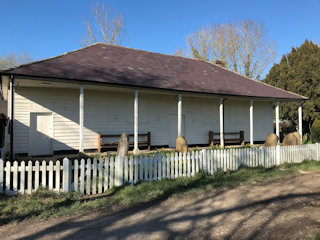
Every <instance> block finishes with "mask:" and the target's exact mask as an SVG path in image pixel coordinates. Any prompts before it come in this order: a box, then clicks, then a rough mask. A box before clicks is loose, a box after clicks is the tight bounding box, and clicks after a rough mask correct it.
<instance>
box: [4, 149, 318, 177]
mask: <svg viewBox="0 0 320 240" xmlns="http://www.w3.org/2000/svg"><path fill="white" fill-rule="evenodd" d="M316 148H317V161H319V143H316ZM0 174H1V173H0ZM0 180H1V179H0Z"/></svg>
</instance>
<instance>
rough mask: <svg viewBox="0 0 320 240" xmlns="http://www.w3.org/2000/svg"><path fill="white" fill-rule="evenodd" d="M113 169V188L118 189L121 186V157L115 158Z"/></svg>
mask: <svg viewBox="0 0 320 240" xmlns="http://www.w3.org/2000/svg"><path fill="white" fill-rule="evenodd" d="M115 165H116V167H115V184H114V185H115V186H116V187H119V186H121V185H122V184H123V156H121V155H119V156H117V157H116V164H115Z"/></svg>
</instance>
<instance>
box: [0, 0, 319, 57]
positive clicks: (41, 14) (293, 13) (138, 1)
mask: <svg viewBox="0 0 320 240" xmlns="http://www.w3.org/2000/svg"><path fill="white" fill-rule="evenodd" d="M96 2H100V3H104V4H105V5H108V6H111V7H112V8H113V10H114V11H116V12H117V13H121V14H122V15H123V17H124V19H125V23H126V31H127V37H128V41H129V42H128V44H127V45H128V46H129V47H132V48H137V49H143V50H147V51H153V52H160V53H167V54H172V53H173V52H174V50H175V49H176V48H179V47H184V46H185V37H186V36H187V35H188V34H189V33H191V32H193V31H195V30H197V29H198V28H199V27H200V26H201V25H206V24H215V23H217V22H220V23H223V22H230V21H237V20H243V19H253V20H257V21H263V22H264V23H265V27H266V29H267V31H268V38H269V39H270V40H273V41H274V42H275V43H276V45H277V59H276V61H279V59H280V57H281V56H282V54H285V53H287V52H290V50H291V47H292V46H299V45H301V44H302V43H303V41H304V40H305V39H306V38H308V39H310V40H312V41H314V42H316V43H318V44H319V43H320V27H319V24H320V14H319V12H320V1H319V0H304V1H301V0H300V1H297V0H291V1H287V0H283V1H282V0H277V1H276V0H271V1H266V0H265V1H258V0H256V1H255V0H241V1H240V0H238V1H236V0H234V1H231V0H229V1H228V0H220V1H201V0H197V1H190V0H184V1H182V0H181V1H180V0H176V1H174V0H135V1H134V0H126V1H124V0H114V1H112V0H110V1H98V0H0V12H1V14H0V22H1V23H2V24H1V25H2V26H1V34H0V56H1V55H5V54H8V53H21V52H27V53H29V54H31V55H32V56H33V57H34V58H35V59H42V58H47V57H52V56H56V55H58V54H61V53H64V52H68V51H71V50H75V49H78V48H80V47H81V46H80V44H79V42H80V40H81V38H82V37H83V36H85V27H84V25H83V19H84V17H86V18H88V19H90V17H91V6H92V5H93V4H95V3H96Z"/></svg>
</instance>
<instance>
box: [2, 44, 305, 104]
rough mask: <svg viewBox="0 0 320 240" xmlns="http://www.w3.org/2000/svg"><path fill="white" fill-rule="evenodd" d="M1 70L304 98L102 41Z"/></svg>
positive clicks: (221, 71) (233, 75)
mask: <svg viewBox="0 0 320 240" xmlns="http://www.w3.org/2000/svg"><path fill="white" fill-rule="evenodd" d="M3 73H4V74H16V75H24V76H36V77H49V78H61V79H67V80H68V79H70V80H77V81H90V82H97V83H107V84H116V85H126V86H136V87H151V88H157V89H169V90H178V91H188V92H198V93H211V94H222V95H235V96H249V97H261V98H276V99H289V100H290V99H292V100H304V99H306V98H305V97H303V96H300V95H298V94H294V93H291V92H288V91H285V90H281V89H278V88H276V87H273V86H270V85H267V84H264V83H261V82H259V81H256V80H252V79H249V78H247V77H245V76H242V75H240V74H237V73H234V72H232V71H230V70H227V69H225V68H222V67H220V66H217V65H214V64H211V63H208V62H205V61H201V60H196V59H191V58H183V57H177V56H171V55H165V54H160V53H153V52H147V51H143V50H136V49H131V48H126V47H119V46H111V45H107V44H103V43H97V44H94V45H91V46H89V47H85V48H82V49H79V50H76V51H73V52H69V53H65V54H62V55H59V56H57V57H53V58H49V59H45V60H41V61H37V62H34V63H30V64H25V65H21V66H19V67H16V68H13V69H9V70H6V71H4V72H3Z"/></svg>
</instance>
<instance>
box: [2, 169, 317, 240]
mask: <svg viewBox="0 0 320 240" xmlns="http://www.w3.org/2000/svg"><path fill="white" fill-rule="evenodd" d="M319 228H320V173H319V172H318V173H306V174H301V175H299V176H290V177H286V178H283V179H281V180H275V181H271V182H270V181H269V182H259V183H255V184H251V185H243V186H239V187H237V188H234V189H228V190H220V191H208V192H205V193H201V194H186V195H182V196H181V195H180V196H174V197H170V198H169V199H166V200H163V201H157V202H153V203H150V204H145V205H142V206H138V207H134V208H130V209H126V210H122V211H120V212H117V213H113V214H108V213H107V212H102V211H100V212H93V213H89V214H86V215H81V216H80V215H79V216H75V217H62V218H53V219H49V220H42V221H39V220H37V221H28V222H23V223H20V224H10V225H5V226H2V227H0V238H1V239H314V236H315V234H316V232H317V231H318V229H319Z"/></svg>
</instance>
